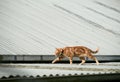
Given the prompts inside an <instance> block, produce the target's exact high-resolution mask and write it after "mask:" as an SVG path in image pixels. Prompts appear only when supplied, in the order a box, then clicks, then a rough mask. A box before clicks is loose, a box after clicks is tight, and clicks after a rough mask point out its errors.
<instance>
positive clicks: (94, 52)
mask: <svg viewBox="0 0 120 82" xmlns="http://www.w3.org/2000/svg"><path fill="white" fill-rule="evenodd" d="M90 51H91V53H93V54H96V53H98V51H99V48H97V49H96V51H93V50H90Z"/></svg>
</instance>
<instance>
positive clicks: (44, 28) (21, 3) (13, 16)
mask: <svg viewBox="0 0 120 82" xmlns="http://www.w3.org/2000/svg"><path fill="white" fill-rule="evenodd" d="M74 45H84V46H88V47H89V48H91V49H93V50H95V49H96V47H99V48H100V52H99V53H98V54H99V55H119V54H120V1H119V0H0V54H43V55H45V54H53V53H54V50H55V48H56V47H64V46H74Z"/></svg>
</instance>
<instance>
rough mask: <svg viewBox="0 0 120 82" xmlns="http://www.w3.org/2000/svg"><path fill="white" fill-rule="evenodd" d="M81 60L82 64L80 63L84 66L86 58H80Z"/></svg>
mask: <svg viewBox="0 0 120 82" xmlns="http://www.w3.org/2000/svg"><path fill="white" fill-rule="evenodd" d="M79 58H80V60H81V61H82V62H81V63H80V65H82V64H84V63H85V57H79Z"/></svg>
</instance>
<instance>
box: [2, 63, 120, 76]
mask: <svg viewBox="0 0 120 82" xmlns="http://www.w3.org/2000/svg"><path fill="white" fill-rule="evenodd" d="M116 72H117V73H120V63H100V65H96V64H91V63H86V64H84V65H78V64H73V65H70V64H1V65H0V77H2V76H6V77H9V76H10V75H13V76H16V75H20V76H28V77H29V76H31V75H32V76H34V77H35V76H37V75H40V76H43V75H47V76H49V75H50V74H52V75H54V76H55V75H56V74H59V75H60V76H62V75H63V74H64V75H68V74H71V75H74V74H78V75H79V74H81V73H82V74H93V73H94V74H99V73H116Z"/></svg>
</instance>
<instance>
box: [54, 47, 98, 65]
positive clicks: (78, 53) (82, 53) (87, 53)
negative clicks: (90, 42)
mask: <svg viewBox="0 0 120 82" xmlns="http://www.w3.org/2000/svg"><path fill="white" fill-rule="evenodd" d="M98 51H99V49H97V50H96V51H92V50H91V49H89V48H87V47H85V46H73V47H64V48H56V51H55V55H56V56H57V58H56V59H54V60H53V61H52V63H55V62H57V61H60V60H62V59H63V58H65V57H68V58H69V61H70V64H72V60H73V57H79V58H80V59H81V60H82V62H81V63H80V65H82V64H84V63H85V57H88V58H91V59H93V60H95V61H96V64H97V65H98V64H99V62H98V60H97V58H96V57H95V56H93V55H92V54H95V53H97V52H98Z"/></svg>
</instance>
